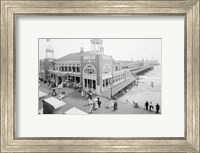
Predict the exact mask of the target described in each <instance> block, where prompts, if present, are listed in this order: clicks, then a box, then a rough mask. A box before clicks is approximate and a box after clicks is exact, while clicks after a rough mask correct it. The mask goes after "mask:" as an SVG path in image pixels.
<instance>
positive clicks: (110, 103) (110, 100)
mask: <svg viewBox="0 0 200 153" xmlns="http://www.w3.org/2000/svg"><path fill="white" fill-rule="evenodd" d="M111 106H112V99H109V101H108V107H109V108H111Z"/></svg>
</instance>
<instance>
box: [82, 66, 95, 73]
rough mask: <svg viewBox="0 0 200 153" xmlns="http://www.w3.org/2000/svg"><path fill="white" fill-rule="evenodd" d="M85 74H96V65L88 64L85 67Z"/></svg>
mask: <svg viewBox="0 0 200 153" xmlns="http://www.w3.org/2000/svg"><path fill="white" fill-rule="evenodd" d="M83 73H84V74H96V70H95V67H94V66H92V65H86V66H85V67H84V69H83Z"/></svg>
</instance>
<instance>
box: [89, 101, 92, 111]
mask: <svg viewBox="0 0 200 153" xmlns="http://www.w3.org/2000/svg"><path fill="white" fill-rule="evenodd" d="M92 109H93V104H92V101H90V102H89V114H92Z"/></svg>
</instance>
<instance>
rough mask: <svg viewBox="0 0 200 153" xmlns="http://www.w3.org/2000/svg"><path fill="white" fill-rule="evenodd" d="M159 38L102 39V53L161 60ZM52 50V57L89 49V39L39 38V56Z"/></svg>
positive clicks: (119, 57)
mask: <svg viewBox="0 0 200 153" xmlns="http://www.w3.org/2000/svg"><path fill="white" fill-rule="evenodd" d="M161 45H162V40H161V39H103V47H104V54H106V55H112V56H113V58H114V59H115V60H131V59H133V60H137V59H141V58H144V59H146V58H147V59H152V58H153V57H154V58H155V59H158V60H159V61H161V48H162V46H161ZM47 47H50V48H51V49H53V50H54V57H55V58H57V59H58V58H60V57H62V56H65V55H67V54H69V53H74V52H80V47H84V50H85V51H90V50H91V44H90V39H50V41H47V40H46V39H39V58H40V59H43V58H45V50H46V48H47Z"/></svg>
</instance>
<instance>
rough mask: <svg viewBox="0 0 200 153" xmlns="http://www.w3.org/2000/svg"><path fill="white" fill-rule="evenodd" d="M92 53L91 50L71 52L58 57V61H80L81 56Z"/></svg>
mask: <svg viewBox="0 0 200 153" xmlns="http://www.w3.org/2000/svg"><path fill="white" fill-rule="evenodd" d="M90 53H91V51H84V52H76V53H71V54H68V55H66V56H63V57H61V58H59V59H57V61H80V60H81V56H83V55H86V54H90Z"/></svg>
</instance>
